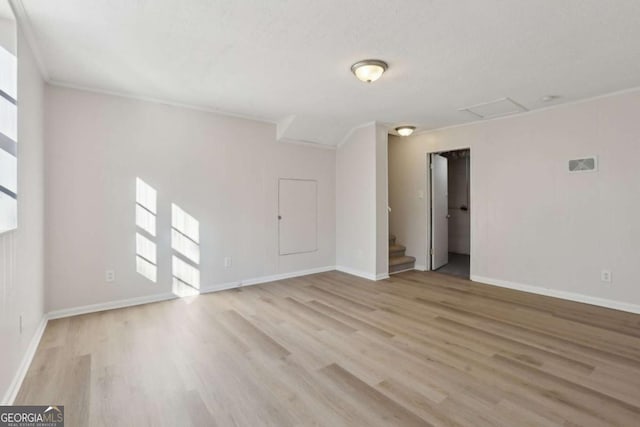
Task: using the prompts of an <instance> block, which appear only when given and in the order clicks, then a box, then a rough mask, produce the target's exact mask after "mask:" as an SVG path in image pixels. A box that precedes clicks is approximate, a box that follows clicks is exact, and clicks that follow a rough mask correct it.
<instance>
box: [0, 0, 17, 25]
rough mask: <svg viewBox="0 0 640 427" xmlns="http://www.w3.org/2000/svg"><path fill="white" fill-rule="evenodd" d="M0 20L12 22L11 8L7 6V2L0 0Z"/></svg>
mask: <svg viewBox="0 0 640 427" xmlns="http://www.w3.org/2000/svg"><path fill="white" fill-rule="evenodd" d="M0 19H10V20H12V21H13V20H14V18H13V12H12V11H11V6H9V1H8V0H0Z"/></svg>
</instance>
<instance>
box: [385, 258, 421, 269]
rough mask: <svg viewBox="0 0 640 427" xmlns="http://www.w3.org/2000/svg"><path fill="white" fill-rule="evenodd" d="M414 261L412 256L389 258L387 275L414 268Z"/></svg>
mask: <svg viewBox="0 0 640 427" xmlns="http://www.w3.org/2000/svg"><path fill="white" fill-rule="evenodd" d="M415 263H416V259H415V258H414V257H412V256H394V257H391V258H389V273H395V272H398V271H404V270H411V269H413V268H415Z"/></svg>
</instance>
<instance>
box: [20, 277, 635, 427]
mask: <svg viewBox="0 0 640 427" xmlns="http://www.w3.org/2000/svg"><path fill="white" fill-rule="evenodd" d="M16 403H17V404H27V403H29V404H63V405H65V415H66V417H67V426H87V425H91V426H146V425H149V426H163V425H165V426H189V425H197V426H209V425H212V426H213V425H218V426H234V425H241V426H251V427H255V426H262V425H271V426H293V425H295V426H303V425H304V426H306V425H323V426H391V425H397V426H413V425H446V426H458V425H469V426H482V425H503V426H510V427H511V426H554V425H555V426H557V425H565V426H575V425H584V426H592V425H623V426H638V425H640V316H638V315H633V314H628V313H622V312H617V311H614V310H608V309H603V308H597V307H593V306H589V305H583V304H578V303H572V302H567V301H562V300H557V299H553V298H547V297H542V296H535V295H531V294H526V293H522V292H517V291H510V290H506V289H501V288H496V287H492V286H487V285H481V284H477V283H472V282H469V281H467V280H464V279H460V278H454V277H449V276H445V275H442V274H438V273H422V272H407V273H402V274H399V275H396V276H393V277H392V278H391V279H390V280H385V281H381V282H376V283H374V282H370V281H367V280H363V279H359V278H355V277H353V276H349V275H347V274H343V273H339V272H329V273H322V274H316V275H312V276H306V277H302V278H296V279H289V280H283V281H279V282H274V283H269V284H263V285H258V286H253V287H247V288H242V289H237V290H230V291H224V292H218V293H214V294H208V295H202V296H198V297H192V298H187V299H181V300H173V301H167V302H161V303H155V304H148V305H143V306H137V307H131V308H125V309H119V310H112V311H106V312H101V313H94V314H88V315H83V316H77V317H71V318H66V319H60V320H55V321H51V322H50V323H49V325H48V326H47V329H46V331H45V334H44V337H43V339H42V342H41V344H40V347H39V348H38V351H37V354H36V356H35V358H34V361H33V364H32V366H31V368H30V370H29V372H28V374H27V377H26V380H25V381H24V383H23V385H22V388H21V390H20V393H19V395H18V398H17V401H16Z"/></svg>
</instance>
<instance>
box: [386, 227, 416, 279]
mask: <svg viewBox="0 0 640 427" xmlns="http://www.w3.org/2000/svg"><path fill="white" fill-rule="evenodd" d="M406 249H407V248H405V247H404V246H402V245H398V244H396V236H394V235H390V236H389V274H393V273H399V272H400V271H405V270H413V269H414V267H415V264H416V259H415V258H414V257H412V256H406V255H405V254H404V251H405V250H406Z"/></svg>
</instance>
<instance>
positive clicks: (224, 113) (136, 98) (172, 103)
mask: <svg viewBox="0 0 640 427" xmlns="http://www.w3.org/2000/svg"><path fill="white" fill-rule="evenodd" d="M47 83H48V84H49V85H51V86H55V87H61V88H64V89H72V90H78V91H82V92H90V93H96V94H100V95H108V96H116V97H118V98H125V99H132V100H134V101H143V102H151V103H154V104H162V105H168V106H170V107H177V108H185V109H188V110H195V111H201V112H204V113H211V114H216V115H219V116H224V117H229V118H233V119H241V120H250V121H253V122H260V123H268V124H270V125H277V124H278V122H277V121H275V120H271V119H267V118H264V117H254V116H248V115H244V114H239V113H233V112H229V111H223V110H217V109H215V108H208V107H204V106H200V105H194V104H184V103H181V102H175V101H169V100H166V99H160V98H154V97H151V96H144V95H135V94H129V93H124V92H118V91H114V90H105V89H98V88H95V87H91V86H82V85H76V84H73V83H67V82H62V81H59V80H52V79H50V80H48V81H47Z"/></svg>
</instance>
